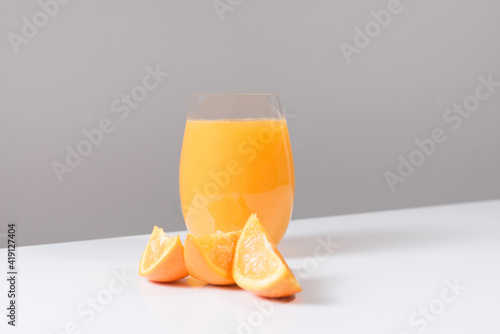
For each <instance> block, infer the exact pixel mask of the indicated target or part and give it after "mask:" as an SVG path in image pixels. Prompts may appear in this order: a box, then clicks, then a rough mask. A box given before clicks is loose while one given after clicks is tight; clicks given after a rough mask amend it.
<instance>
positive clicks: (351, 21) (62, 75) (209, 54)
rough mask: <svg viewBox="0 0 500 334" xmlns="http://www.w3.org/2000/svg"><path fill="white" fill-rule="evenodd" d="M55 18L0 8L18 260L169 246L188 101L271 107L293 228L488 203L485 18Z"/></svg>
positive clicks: (237, 0) (446, 8) (331, 11)
mask: <svg viewBox="0 0 500 334" xmlns="http://www.w3.org/2000/svg"><path fill="white" fill-rule="evenodd" d="M66 2H67V1H63V0H60V2H55V0H42V1H40V2H37V1H35V0H29V1H28V0H24V1H2V3H1V4H0V22H1V25H0V28H1V31H0V36H1V38H0V172H1V174H0V223H1V224H2V228H3V227H4V226H5V224H6V223H7V222H9V221H15V222H17V223H18V224H19V226H20V232H19V235H18V240H19V241H20V242H21V243H22V244H39V243H49V242H61V241H70V240H81V239H88V238H101V237H112V236H122V235H131V234H139V233H141V234H142V233H150V231H151V229H152V226H153V225H154V224H156V225H159V226H162V227H165V228H166V229H167V230H178V229H183V228H184V225H183V219H182V215H181V212H180V210H179V195H178V162H179V156H180V150H181V143H182V134H183V127H184V122H185V115H186V112H187V108H188V106H189V96H190V94H191V93H200V92H219V93H231V92H233V93H234V92H252V93H259V92H276V93H279V94H280V96H281V98H282V102H283V104H284V105H285V106H286V110H287V118H288V122H289V129H290V134H291V140H292V147H293V153H294V158H295V164H296V181H297V184H296V197H295V200H296V201H295V208H294V215H293V217H294V218H296V219H297V218H305V217H314V216H322V215H338V214H348V213H356V212H366V211H373V210H387V209H397V208H405V207H413V206H423V205H435V204H442V203H451V202H461V201H474V200H483V199H491V198H498V197H500V173H499V169H500V152H499V142H500V131H499V127H500V113H499V106H500V87H497V84H495V82H500V62H499V59H500V43H499V41H500V40H499V37H500V36H499V35H500V3H499V2H496V1H488V0H479V1H466V0H442V1H430V0H418V1H409V0H401V2H399V3H398V2H397V1H396V0H391V1H387V0H376V1H375V0H374V1H367V0H365V1H347V0H343V1H290V0H286V1H285V0H281V1H278V0H272V1H271V0H266V1H264V0H252V1H242V0H221V1H215V2H213V1H212V0H205V1H171V0H164V1H157V0H145V1H128V0H127V1H124V0H109V1H104V2H103V1H97V0H88V1H75V0H73V1H69V2H67V3H66ZM43 8H45V9H43ZM372 11H374V12H372ZM46 13H49V14H50V15H49V14H46ZM389 15H390V18H389ZM360 31H361V32H360ZM166 72H168V75H167V74H165V73H166ZM148 73H149V76H147V75H148ZM150 73H155V74H154V75H151V74H150ZM480 77H481V78H480ZM488 81H490V82H489V83H488ZM492 81H493V82H492ZM122 94H123V95H122ZM130 95H132V97H131V98H130V100H128V101H127V96H130ZM454 104H455V109H453V108H454ZM450 108H451V109H450ZM460 108H462V109H461V110H460ZM465 108H467V109H465ZM449 109H450V110H449ZM469 110H470V111H469ZM96 128H99V129H100V130H99V131H100V132H101V133H102V134H103V135H102V138H101V137H100V135H99V134H98V133H96V132H95V131H92V130H93V129H96ZM85 130H86V131H88V133H87V135H88V136H91V135H92V134H93V135H94V137H92V138H93V140H94V143H95V145H94V144H93V145H92V146H91V147H89V146H88V145H86V144H80V143H81V142H82V140H85V138H86V136H85V134H84V131H85ZM426 138H427V139H426ZM428 138H431V139H428ZM416 140H417V142H418V140H420V142H418V143H419V144H418V145H420V146H422V147H423V148H420V149H419V146H418V145H417V143H416V142H415V141H416ZM430 140H432V142H430ZM79 145H80V146H79ZM68 147H69V148H68ZM68 149H69V150H77V149H80V151H81V152H85V154H88V156H84V157H81V160H80V159H78V158H77V157H74V156H73V157H70V158H69V162H66V161H65V160H66V156H67V152H68ZM416 150H419V151H420V152H421V153H418V152H417V151H416ZM70 155H71V154H70ZM400 156H401V157H400ZM401 159H403V160H404V162H401V161H403V160H401ZM413 165H416V166H413ZM71 166H73V167H71ZM398 167H399V169H400V171H399V172H398ZM54 168H55V169H54ZM55 170H57V171H58V172H57V173H56V172H55ZM70 170H71V172H70ZM391 173H392V174H391ZM57 174H59V177H58V176H57ZM387 179H389V182H388V181H387ZM61 180H62V182H60V181H61ZM403 181H404V182H403ZM391 184H392V186H391Z"/></svg>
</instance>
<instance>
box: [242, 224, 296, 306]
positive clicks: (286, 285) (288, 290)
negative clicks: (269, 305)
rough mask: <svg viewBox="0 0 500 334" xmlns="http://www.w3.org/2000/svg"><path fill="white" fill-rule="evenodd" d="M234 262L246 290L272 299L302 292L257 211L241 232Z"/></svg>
mask: <svg viewBox="0 0 500 334" xmlns="http://www.w3.org/2000/svg"><path fill="white" fill-rule="evenodd" d="M233 261H234V263H233V278H234V280H235V282H236V284H238V286H239V287H241V288H243V289H245V290H248V291H252V292H253V293H255V294H257V295H259V296H263V297H272V298H280V297H288V296H291V295H294V294H296V293H299V292H300V291H302V288H301V287H300V285H299V283H298V282H297V279H295V276H293V273H292V271H291V270H290V268H289V267H288V265H287V264H286V262H285V260H284V259H283V257H282V256H281V254H280V252H279V251H278V249H277V248H276V246H275V245H274V243H273V242H272V240H271V238H270V237H269V235H268V234H267V232H266V231H265V230H264V228H263V227H262V225H261V224H260V222H259V219H258V218H257V215H256V214H252V215H250V218H248V221H247V223H246V224H245V227H244V228H243V231H242V232H241V235H240V238H239V239H238V242H237V244H236V249H235V252H234V260H233Z"/></svg>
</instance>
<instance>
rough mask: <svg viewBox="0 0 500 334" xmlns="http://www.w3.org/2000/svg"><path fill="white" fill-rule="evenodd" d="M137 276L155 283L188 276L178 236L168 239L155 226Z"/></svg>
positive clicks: (161, 230) (182, 248)
mask: <svg viewBox="0 0 500 334" xmlns="http://www.w3.org/2000/svg"><path fill="white" fill-rule="evenodd" d="M139 275H141V276H143V277H146V278H147V279H149V280H151V281H156V282H172V281H177V280H178V279H181V278H184V277H186V276H187V275H188V272H187V270H186V266H185V265H184V247H182V243H181V239H180V238H179V236H178V235H177V236H175V237H172V238H171V237H169V236H166V235H165V232H163V229H161V228H159V227H157V226H155V227H154V229H153V233H151V236H150V237H149V241H148V244H147V246H146V249H145V250H144V253H142V258H141V262H140V264H139Z"/></svg>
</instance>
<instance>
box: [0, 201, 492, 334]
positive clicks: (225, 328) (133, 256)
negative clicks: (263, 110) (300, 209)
mask: <svg viewBox="0 0 500 334" xmlns="http://www.w3.org/2000/svg"><path fill="white" fill-rule="evenodd" d="M151 228H152V226H151ZM173 234H174V233H170V235H173ZM180 234H181V238H182V240H184V238H185V235H186V232H180ZM147 239H148V235H140V236H133V237H123V238H113V239H101V240H90V241H82V242H70V243H60V244H51V245H43V246H31V247H21V248H19V250H18V254H17V257H18V259H17V261H18V267H19V277H18V286H17V289H18V294H19V298H18V300H17V305H18V319H17V322H18V326H17V327H16V328H12V327H11V326H7V325H6V322H7V318H6V317H5V313H6V311H5V307H4V305H6V303H7V300H6V299H7V298H6V297H5V292H6V291H7V285H6V281H5V280H4V279H2V280H1V282H2V283H1V290H0V292H1V293H0V295H2V298H1V300H2V307H1V308H2V309H3V310H4V311H2V317H1V319H2V323H1V325H0V328H7V329H8V331H7V332H8V333H41V334H49V333H53V334H56V333H196V334H198V333H308V332H309V333H315V332H321V333H326V332H327V333H342V334H346V333H356V334H361V333H370V334H376V333H384V334H387V333H393V334H402V333H409V334H413V333H424V332H425V333H453V334H461V333H498V332H500V321H499V320H498V319H499V318H498V316H499V313H500V266H499V261H500V201H487V202H477V203H466V204H456V205H448V206H436V207H426V208H417V209H407V210H398V211H386V212H376V213H366V214H357V215H348V216H337V217H323V218H315V219H303V220H295V221H292V222H291V225H290V228H289V230H288V232H287V234H286V236H285V239H284V240H283V241H282V243H281V244H280V245H279V247H278V248H279V249H280V250H281V252H282V254H283V256H284V257H285V259H286V260H287V261H288V263H289V265H290V267H291V268H292V269H293V271H294V272H295V274H296V276H298V278H299V281H300V284H301V285H302V287H303V289H304V291H303V292H301V293H300V294H298V295H297V296H296V297H295V298H289V299H285V300H278V301H276V300H275V301H273V300H266V299H262V298H259V297H256V296H254V295H253V294H251V293H249V292H246V291H243V290H240V289H238V288H236V287H234V286H233V287H216V286H210V285H203V284H202V283H200V282H199V281H196V280H194V279H192V278H188V279H184V280H182V281H179V282H178V283H175V284H155V283H151V282H149V281H147V280H145V279H143V278H142V277H139V276H138V274H137V267H138V263H139V259H140V256H141V254H142V251H143V249H144V246H145V245H146V242H147ZM6 257H7V256H6V250H5V249H2V250H1V252H0V259H2V261H3V262H4V263H5V262H6ZM2 267H3V268H5V266H2ZM450 286H451V288H450ZM92 305H93V306H92ZM1 332H2V333H5V331H4V330H3V329H2V331H1Z"/></svg>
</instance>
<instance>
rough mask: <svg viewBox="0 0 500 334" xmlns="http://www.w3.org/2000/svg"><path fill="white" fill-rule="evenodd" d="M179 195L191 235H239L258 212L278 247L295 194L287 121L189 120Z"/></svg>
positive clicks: (185, 133)
mask: <svg viewBox="0 0 500 334" xmlns="http://www.w3.org/2000/svg"><path fill="white" fill-rule="evenodd" d="M179 189H180V197H181V204H182V212H183V214H184V219H185V221H186V226H187V228H188V230H189V232H190V233H191V234H193V235H195V236H202V235H207V234H213V233H216V232H217V231H222V232H229V231H235V230H239V229H241V228H243V226H244V224H245V222H246V221H247V219H248V217H249V216H250V214H251V213H254V212H255V213H257V216H258V217H259V220H260V221H261V223H262V225H263V226H264V228H265V229H266V230H267V232H268V233H269V234H270V235H271V237H272V239H273V241H274V242H275V243H276V244H277V243H278V242H279V241H280V240H281V239H282V238H283V235H284V234H285V231H286V229H287V227H288V223H289V221H290V217H291V214H292V206H293V196H294V191H295V179H294V169H293V158H292V150H291V146H290V139H289V136H288V128H287V125H286V120H284V119H241V120H189V119H188V121H187V122H186V129H185V131H184V142H183V145H182V153H181V161H180V172H179Z"/></svg>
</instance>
